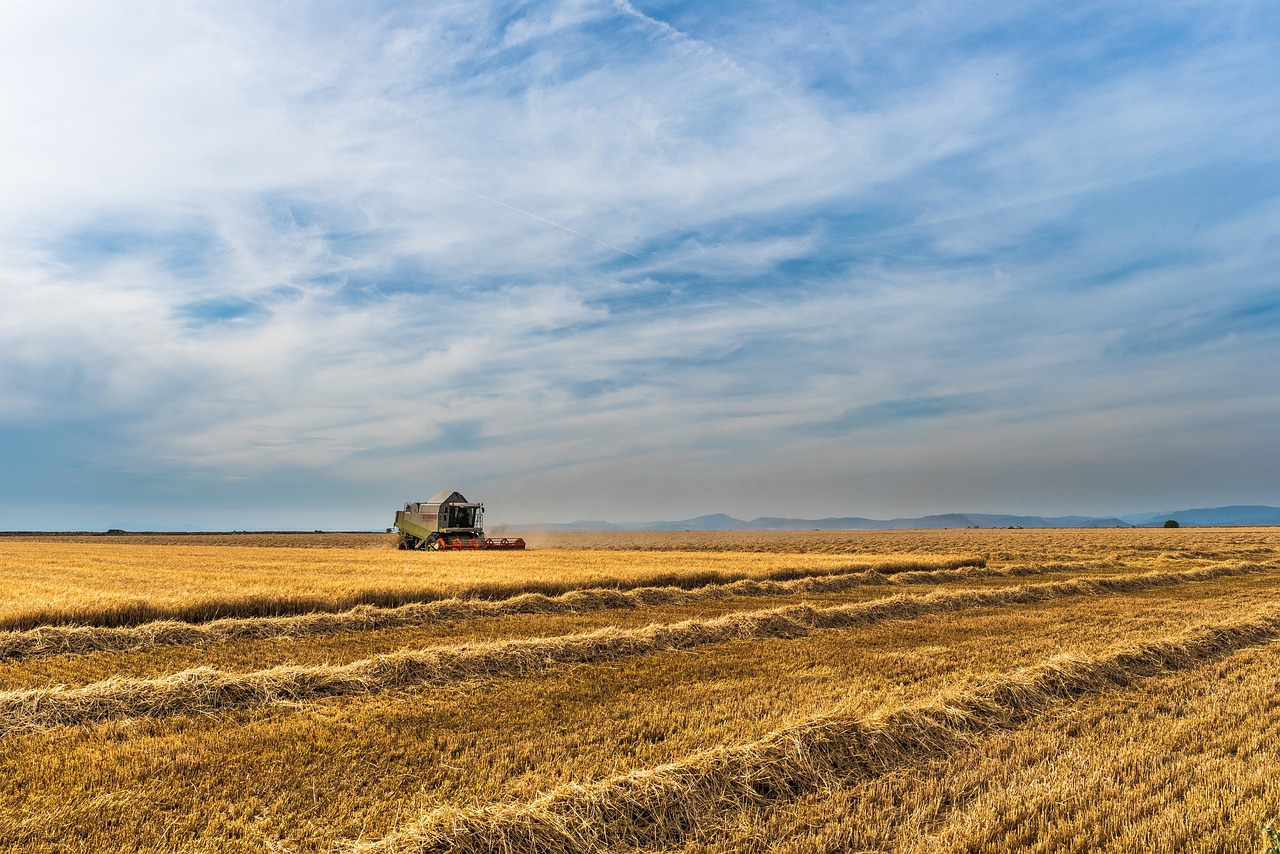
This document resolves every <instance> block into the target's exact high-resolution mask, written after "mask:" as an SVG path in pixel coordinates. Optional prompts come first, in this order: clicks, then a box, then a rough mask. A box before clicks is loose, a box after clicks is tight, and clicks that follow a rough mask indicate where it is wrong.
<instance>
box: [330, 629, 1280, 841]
mask: <svg viewBox="0 0 1280 854" xmlns="http://www.w3.org/2000/svg"><path fill="white" fill-rule="evenodd" d="M1278 637H1280V610H1277V609H1267V610H1262V611H1259V612H1256V613H1255V614H1254V615H1253V616H1252V617H1251V618H1248V619H1244V620H1237V621H1231V622H1225V623H1221V624H1217V625H1212V626H1208V627H1204V628H1199V629H1195V630H1191V631H1187V632H1184V633H1182V634H1180V635H1176V636H1174V637H1171V638H1166V639H1162V640H1154V641H1147V642H1140V643H1132V644H1126V645H1124V646H1122V647H1118V648H1114V649H1113V651H1112V652H1111V653H1110V654H1107V655H1101V656H1096V657H1071V656H1057V657H1054V658H1052V659H1050V660H1049V661H1047V662H1046V663H1044V664H1042V665H1039V666H1036V667H1032V668H1025V669H1022V670H1018V671H1014V672H1013V673H1010V674H1007V675H1005V676H1003V677H1000V678H997V679H995V680H994V681H990V682H986V683H978V684H975V685H974V686H973V687H971V688H970V689H968V690H964V691H960V692H952V693H947V694H944V695H941V696H940V697H938V698H937V699H935V700H933V701H932V702H929V703H926V704H921V705H914V706H907V707H902V708H899V709H896V710H894V711H891V712H887V713H881V714H878V715H876V716H873V717H869V718H867V717H856V716H852V715H842V714H840V713H839V712H838V711H837V712H835V713H831V714H826V715H821V716H817V717H814V718H810V719H809V720H806V721H804V722H802V723H800V724H797V725H794V726H790V727H786V728H784V729H781V730H778V731H776V732H774V733H772V734H770V735H768V736H766V737H765V738H763V739H760V740H759V741H755V742H752V743H749V744H742V745H737V746H732V747H719V748H712V749H709V750H706V751H702V752H699V753H697V754H694V755H692V756H689V757H687V758H685V759H682V760H680V761H677V762H673V763H671V764H668V765H663V766H660V767H657V768H653V769H646V770H640V771H634V772H631V773H629V774H625V775H621V776H617V777H614V778H611V779H606V780H602V781H599V782H595V783H589V784H567V785H563V786H560V787H558V788H556V789H553V790H551V791H550V792H548V793H547V794H545V795H543V796H541V797H539V798H537V799H535V800H532V801H528V802H522V803H521V802H517V803H508V804H491V805H487V806H483V807H479V808H470V809H463V808H456V807H442V808H437V809H435V810H432V811H430V812H427V813H425V814H424V815H422V816H420V817H419V818H418V819H416V820H415V821H412V822H411V823H409V824H408V825H406V826H404V827H402V828H400V829H399V830H397V831H394V832H392V833H391V834H390V835H388V836H387V837H385V838H383V839H381V840H377V841H372V842H364V843H352V845H351V850H352V851H353V852H354V854H391V852H395V854H409V852H418V854H426V852H444V851H450V852H492V851H502V852H508V854H515V852H539V851H605V850H608V851H618V850H622V849H623V848H633V849H634V848H642V849H645V850H650V849H653V848H656V847H659V846H669V845H672V844H675V843H678V842H680V841H681V840H682V839H684V838H685V837H686V836H687V835H688V834H689V833H690V832H691V831H693V830H694V829H696V828H697V827H699V826H702V825H705V824H707V823H709V822H714V821H716V820H718V819H720V818H722V817H723V816H725V815H726V814H731V813H732V812H733V811H735V810H739V809H744V808H749V807H760V806H769V805H775V804H779V803H784V802H787V801H791V800H794V799H795V798H797V797H800V796H802V795H804V794H807V793H810V792H815V791H818V790H820V789H821V788H823V787H827V786H832V785H836V784H847V783H849V782H854V781H860V780H869V779H874V778H875V777H878V776H881V775H883V774H885V773H887V772H889V771H892V770H893V769H895V768H900V767H902V766H905V765H908V764H910V763H915V762H920V761H922V760H927V759H929V758H932V757H938V756H942V755H945V754H947V753H949V752H953V751H956V750H959V749H963V748H964V747H966V746H968V745H969V744H971V743H972V741H973V740H974V739H975V738H976V737H979V736H981V735H983V734H984V733H988V732H991V731H994V730H997V729H1001V728H1008V727H1013V726H1017V725H1019V724H1021V723H1024V722H1026V721H1028V720H1030V719H1032V718H1034V717H1035V716H1037V715H1039V714H1041V713H1042V712H1044V711H1046V710H1048V709H1050V708H1052V707H1053V706H1055V705H1058V704H1063V703H1067V702H1071V701H1073V700H1076V699H1079V698H1082V697H1086V696H1089V695H1095V694H1100V693H1103V692H1106V691H1111V690H1117V689H1123V688H1126V687H1129V686H1132V685H1134V684H1135V683H1137V682H1139V681H1141V680H1143V679H1146V678H1149V677H1153V676H1159V675H1161V674H1166V673H1172V672H1175V671H1179V670H1187V669H1191V668H1195V667H1199V666H1202V665H1204V664H1206V663H1208V662H1211V661H1214V660H1217V659H1220V658H1223V657H1225V656H1227V655H1229V654H1231V653H1233V652H1236V651H1239V650H1242V649H1245V648H1248V647H1254V646H1259V645H1262V644H1266V643H1270V642H1272V641H1274V640H1276V639H1277V638H1278Z"/></svg>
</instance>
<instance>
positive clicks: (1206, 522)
mask: <svg viewBox="0 0 1280 854" xmlns="http://www.w3.org/2000/svg"><path fill="white" fill-rule="evenodd" d="M1124 519H1125V521H1126V522H1128V523H1129V524H1131V525H1135V526H1139V527H1157V528H1158V527H1160V526H1161V525H1163V524H1164V523H1165V522H1166V521H1167V520H1169V519H1173V520H1175V521H1176V522H1177V523H1178V524H1179V525H1182V526H1184V527H1192V528H1195V527H1211V526H1212V527H1233V526H1248V525H1280V507H1267V506H1264V505H1259V504H1234V505H1232V506H1230V507H1207V508H1201V509H1198V510H1172V511H1170V512H1168V513H1150V514H1140V515H1137V516H1125V517H1124Z"/></svg>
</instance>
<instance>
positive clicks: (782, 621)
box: [0, 564, 1275, 734]
mask: <svg viewBox="0 0 1280 854" xmlns="http://www.w3.org/2000/svg"><path fill="white" fill-rule="evenodd" d="M1274 569H1275V567H1274V566H1272V565H1259V564H1251V565H1223V566H1218V567H1208V568H1202V569H1192V570H1184V571H1182V572H1165V571H1156V572H1150V573H1143V574H1139V575H1119V576H1109V577H1102V578H1088V579H1071V580H1068V581H1060V582H1049V583H1044V584H1024V585H1018V586H1015V587H1009V588H999V589H994V590H957V591H945V592H944V591H939V592H935V593H931V594H927V595H924V596H911V595H901V594H900V595H896V596H889V597H885V598H883V599H878V600H875V601H871V602H857V603H851V604H847V605H836V606H831V607H826V608H816V607H813V606H810V605H796V606H790V607H783V608H773V609H767V610H763V611H751V612H739V613H734V614H730V615H727V616H723V617H718V618H715V619H711V620H701V621H700V620H686V621H683V622H679V623H674V624H669V625H656V624H655V625H649V626H646V627H644V628H640V629H617V628H605V629H600V630H596V631H593V632H587V633H583V634H576V635H564V636H560V637H549V638H532V639H520V640H512V641H499V642H492V643H483V644H461V645H454V646H444V647H434V648H427V649H418V650H403V651H400V652H396V653H391V654H387V655H380V656H376V657H373V658H367V659H362V660H360V661H355V662H352V663H350V664H345V665H320V666H311V667H301V666H282V667H274V668H269V669H266V670H258V671H252V672H247V673H233V672H226V671H220V670H215V669H212V668H196V669H192V670H186V671H183V672H181V673H177V674H174V675H172V676H166V677H163V678H160V679H124V678H110V679H106V680H103V681H100V682H95V683H93V684H90V685H86V686H84V687H80V688H68V687H65V686H58V687H54V688H36V689H25V690H17V691H5V692H0V720H3V721H4V723H3V724H2V725H0V726H2V727H3V728H2V729H0V734H4V733H9V732H13V731H18V730H24V729H34V728H39V727H45V726H56V725H75V724H84V723H92V722H95V721H102V720H111V719H118V718H127V717H140V716H150V717H158V716H166V715H174V714H197V713H207V712H214V711H219V710H224V709H234V708H245V707H251V706H258V705H264V704H268V703H278V702H288V703H296V702H303V701H308V700H314V699H319V698H323V697H332V696H341V695H350V694H369V693H375V692H380V691H387V690H393V689H397V688H404V687H410V686H422V685H439V684H444V683H448V682H455V681H461V680H468V679H477V678H485V677H505V676H514V675H519V674H526V673H532V672H538V671H542V670H546V669H548V668H550V667H554V666H557V665H561V664H571V663H572V664H578V663H588V662H602V661H610V660H614V659H619V658H624V657H630V656H637V655H646V654H651V653H654V652H659V651H668V650H684V649H692V648H695V647H700V646H706V645H709V644H716V643H723V642H726V641H731V640H740V639H760V638H796V637H803V636H805V635H808V634H809V633H811V632H813V631H816V630H819V629H840V628H850V627H854V626H866V625H871V624H874V623H880V622H884V621H886V620H907V619H914V618H918V617H921V616H926V615H930V614H940V613H952V612H957V611H963V610H969V609H975V608H984V607H992V606H1001V605H1026V604H1033V603H1041V602H1047V601H1050V600H1053V599H1061V598H1066V597H1078V596H1102V595H1109V594H1116V593H1132V592H1137V591H1142V590H1150V589H1153V588H1158V587H1169V586H1174V585H1179V584H1186V583H1193V582H1198V581H1209V580H1213V579H1219V578H1225V577H1231V576H1240V575H1247V574H1253V573H1265V572H1271V571H1274Z"/></svg>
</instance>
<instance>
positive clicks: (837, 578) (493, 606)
mask: <svg viewBox="0 0 1280 854" xmlns="http://www.w3.org/2000/svg"><path fill="white" fill-rule="evenodd" d="M961 560H964V561H968V563H965V564H963V565H962V566H961V567H954V568H947V569H939V570H932V571H921V570H911V571H906V572H902V573H895V574H885V571H882V570H889V571H892V566H891V565H890V566H885V567H881V568H880V569H869V570H865V571H860V572H855V573H845V574H835V575H832V574H821V575H809V576H803V577H799V578H792V579H790V580H786V581H777V580H769V579H766V580H756V579H738V580H736V581H730V582H726V583H717V584H708V585H705V586H702V587H696V588H693V589H685V588H683V587H671V586H664V587H638V588H634V589H631V590H618V589H614V588H608V587H596V588H589V589H583V590H572V591H569V592H567V593H562V594H560V595H558V596H547V595H545V594H542V593H525V594H521V595H519V596H513V597H511V598H509V599H443V600H439V601H434V602H422V603H413V604H409V605H401V606H399V607H396V608H380V607H376V606H373V605H360V606H357V607H355V608H352V609H351V610H349V611H343V612H340V613H336V614H334V613H325V612H318V613H311V614H300V615H297V616H290V617H245V618H226V619H221V620H213V621H211V622H207V623H187V622H179V621H174V620H164V621H157V622H151V623H144V624H142V625H140V626H126V627H114V626H65V625H53V626H40V627H38V628H33V629H26V630H24V631H10V632H0V659H8V660H19V659H26V658H34V657H38V656H46V655H63V654H86V653H98V652H124V651H136V650H143V649H151V648H155V647H167V646H194V645H197V644H203V643H216V642H219V641H228V640H265V639H270V638H284V637H288V638H303V637H318V636H322V635H332V634H340V633H348V632H364V631H380V630H386V629H398V628H406V627H413V626H428V625H437V624H440V623H455V622H461V621H463V620H475V619H485V618H496V617H509V616H518V615H534V614H537V615H554V614H583V613H589V612H592V611H604V610H634V609H639V608H652V607H658V606H663V605H679V604H687V603H692V602H701V601H723V600H727V599H735V598H740V599H750V598H762V597H767V596H796V595H806V594H808V595H819V594H829V593H841V592H845V591H849V590H854V589H857V588H860V587H871V586H884V585H892V584H899V585H920V584H930V583H944V582H948V581H958V580H965V579H973V578H999V577H1026V576H1030V575H1037V574H1040V573H1042V572H1053V571H1062V570H1063V569H1066V568H1069V567H1064V566H1061V565H1055V566H1049V567H1023V566H1015V567H1009V568H1005V569H999V570H986V569H983V568H981V567H980V566H977V565H975V564H974V563H973V562H972V561H973V560H974V559H972V558H963V559H961ZM1076 568H1078V567H1076Z"/></svg>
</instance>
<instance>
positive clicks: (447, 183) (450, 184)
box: [422, 172, 640, 260]
mask: <svg viewBox="0 0 1280 854" xmlns="http://www.w3.org/2000/svg"><path fill="white" fill-rule="evenodd" d="M422 174H423V175H426V176H427V177H428V178H430V179H431V180H432V181H438V182H439V183H441V184H444V185H445V186H446V187H452V188H453V189H455V190H461V191H462V192H464V193H467V194H469V195H472V196H475V197H476V198H477V199H484V200H485V201H486V202H493V203H494V204H495V205H499V206H501V207H504V208H506V209H507V210H509V211H515V212H516V213H518V214H524V215H525V216H527V217H530V218H531V219H536V220H537V221H538V222H545V223H546V224H547V225H549V226H551V227H552V228H558V229H560V230H561V231H567V232H569V233H570V234H572V235H573V236H575V237H581V238H582V239H583V240H590V241H591V242H592V243H598V244H600V245H601V246H603V247H605V248H606V249H612V250H613V251H614V252H621V253H622V254H623V255H630V256H631V257H632V258H635V259H637V260H640V256H639V255H637V254H636V253H634V252H628V251H627V250H625V249H623V248H622V247H620V246H614V245H613V244H612V243H605V242H604V241H603V240H597V239H596V238H594V237H592V236H591V235H589V234H583V233H582V232H581V231H574V230H573V229H572V228H570V227H569V226H567V225H561V224H560V223H558V222H552V221H551V220H549V219H547V218H546V217H543V216H538V215H537V214H536V213H531V212H529V211H526V210H522V209H520V208H518V207H516V206H515V205H509V204H507V203H506V202H504V201H501V200H499V199H495V198H493V197H492V196H486V195H485V194H484V193H477V192H476V191H475V190H468V189H467V188H466V187H462V186H459V185H458V184H455V183H453V182H452V181H446V180H445V179H444V178H439V177H437V176H435V175H432V174H431V173H429V172H423V173H422Z"/></svg>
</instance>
